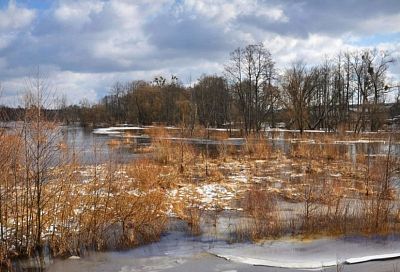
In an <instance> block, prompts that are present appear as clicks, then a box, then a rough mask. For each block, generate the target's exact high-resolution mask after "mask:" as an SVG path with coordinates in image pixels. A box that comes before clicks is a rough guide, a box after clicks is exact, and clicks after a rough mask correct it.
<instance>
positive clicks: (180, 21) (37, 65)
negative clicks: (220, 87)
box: [0, 0, 400, 105]
mask: <svg viewBox="0 0 400 272" xmlns="http://www.w3.org/2000/svg"><path fill="white" fill-rule="evenodd" d="M260 42H262V43H263V44H264V46H265V47H266V48H268V49H269V50H270V51H271V53H272V57H273V59H274V60H275V62H276V63H277V66H278V68H279V69H285V67H288V66H289V65H290V64H291V63H293V62H296V61H299V60H301V61H303V62H305V63H308V64H318V63H320V62H321V61H322V59H323V58H324V57H325V56H334V55H336V54H337V53H338V52H340V51H346V50H356V49H362V48H377V49H378V50H387V51H389V52H391V53H392V56H393V57H394V58H395V59H397V60H398V62H397V63H396V64H395V65H393V66H392V67H391V69H390V74H389V76H390V77H391V78H393V79H394V80H398V79H400V64H399V63H400V0H368V1H367V0H332V1H329V0H326V1H324V0H281V1H278V0H153V1H151V0H79V1H78V0H77V1H75V0H54V1H51V0H11V1H9V0H0V82H1V86H2V91H1V93H0V104H7V105H18V104H19V103H20V101H21V100H20V96H21V94H22V93H23V92H24V90H25V89H26V82H27V79H29V78H30V77H32V76H33V75H34V74H35V71H37V70H38V69H39V70H40V71H41V73H42V74H43V75H45V77H46V80H47V81H48V82H49V85H50V86H52V89H54V92H56V94H57V95H60V96H61V95H65V96H66V98H67V101H68V102H69V103H79V102H80V101H82V100H83V99H87V100H89V101H90V102H95V101H97V100H99V99H101V98H102V97H103V96H104V95H106V94H107V93H109V90H110V88H111V86H112V85H113V84H114V83H115V82H116V81H131V80H139V79H144V80H151V79H153V78H154V77H155V76H157V75H164V76H165V77H169V76H170V75H171V74H174V75H176V76H178V78H179V79H180V80H181V81H182V83H183V84H187V85H188V84H191V83H193V82H195V81H196V79H198V78H199V77H200V76H201V75H202V74H222V72H223V69H224V64H225V63H227V61H228V59H229V53H230V52H231V51H233V50H234V49H235V48H237V47H244V46H246V45H248V44H254V43H260Z"/></svg>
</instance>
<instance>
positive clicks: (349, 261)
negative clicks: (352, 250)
mask: <svg viewBox="0 0 400 272" xmlns="http://www.w3.org/2000/svg"><path fill="white" fill-rule="evenodd" d="M394 258H400V252H398V253H389V254H381V255H370V256H364V257H358V258H349V259H347V260H346V261H345V263H346V264H357V263H365V262H370V261H378V260H388V259H394Z"/></svg>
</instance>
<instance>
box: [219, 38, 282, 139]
mask: <svg viewBox="0 0 400 272" xmlns="http://www.w3.org/2000/svg"><path fill="white" fill-rule="evenodd" d="M225 72H226V76H227V79H228V82H229V84H230V86H231V89H232V91H233V97H234V98H235V100H236V102H237V104H238V108H239V110H240V113H241V116H242V118H243V123H244V130H245V132H246V133H249V132H250V131H259V130H260V129H261V126H262V123H263V122H265V115H266V112H268V110H269V109H270V107H271V103H270V102H268V101H269V100H268V98H269V97H270V96H268V95H267V93H266V92H264V90H265V87H266V86H270V87H271V85H272V83H273V79H274V78H275V76H274V75H275V69H274V62H273V61H272V57H271V53H270V52H269V51H268V50H267V49H266V48H265V47H264V45H263V44H255V45H248V46H246V47H245V48H237V49H236V50H234V51H233V52H232V53H231V58H230V62H229V63H228V64H227V65H226V66H225ZM269 90H271V88H269Z"/></svg>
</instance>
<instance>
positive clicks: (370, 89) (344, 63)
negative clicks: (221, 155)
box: [2, 44, 400, 133]
mask: <svg viewBox="0 0 400 272" xmlns="http://www.w3.org/2000/svg"><path fill="white" fill-rule="evenodd" d="M394 61H395V60H394V58H392V57H391V55H390V54H389V53H387V52H382V51H378V50H370V49H368V50H362V51H352V52H345V53H339V54H337V55H336V56H331V57H326V58H325V59H323V60H321V64H319V65H314V66H310V65H307V64H306V63H302V62H297V63H294V64H292V65H291V66H290V67H288V68H286V69H284V70H283V71H279V70H278V69H277V68H276V65H275V62H274V60H273V56H272V55H271V53H270V52H269V50H268V49H266V48H265V47H264V46H263V45H262V44H255V45H248V46H246V47H244V48H237V49H236V50H234V51H233V52H231V54H230V60H229V62H228V63H226V64H225V69H224V73H223V75H203V76H201V78H199V79H198V81H197V83H196V84H194V86H184V85H183V84H182V83H181V81H180V80H179V79H178V78H177V77H176V76H171V77H170V78H165V77H162V76H158V77H155V78H154V80H152V81H144V80H135V81H130V82H116V83H115V84H114V85H113V86H112V88H111V90H110V92H109V95H107V96H105V97H104V98H102V99H101V101H99V102H98V103H96V104H90V103H89V102H86V101H82V102H81V103H80V104H79V105H72V106H66V105H65V103H64V104H63V103H61V104H60V105H59V106H58V108H57V109H55V110H47V111H45V112H46V115H48V116H49V117H50V118H60V120H61V121H63V122H65V123H67V124H71V123H79V124H81V125H83V126H99V125H107V124H123V123H128V124H135V125H151V124H163V125H177V126H184V127H194V126H195V125H201V126H204V127H226V128H231V127H232V128H233V127H234V128H241V129H242V130H243V131H244V132H245V133H250V132H258V131H261V130H263V129H264V128H265V127H267V126H270V127H277V126H285V127H286V128H290V129H298V130H300V131H303V130H305V129H325V130H334V131H337V130H352V131H355V132H360V131H377V130H379V129H384V128H385V127H386V125H388V124H391V123H393V122H395V121H396V118H395V117H396V116H397V115H399V114H400V106H399V105H400V102H399V98H398V97H397V98H396V99H395V101H390V103H387V102H388V101H387V94H388V93H389V92H391V93H396V92H397V93H398V92H399V89H400V88H399V86H398V83H396V82H390V81H389V78H388V69H389V67H390V65H391V64H392V63H393V62H394ZM23 111H24V109H23V108H17V109H12V108H7V107H3V108H2V113H3V114H2V117H3V119H7V118H8V119H9V120H15V119H18V116H23Z"/></svg>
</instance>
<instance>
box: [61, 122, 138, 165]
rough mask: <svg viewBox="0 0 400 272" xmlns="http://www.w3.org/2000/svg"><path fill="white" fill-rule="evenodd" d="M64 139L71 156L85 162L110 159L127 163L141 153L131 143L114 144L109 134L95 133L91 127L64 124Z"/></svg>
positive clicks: (98, 161) (90, 162)
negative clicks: (137, 152) (136, 152)
mask: <svg viewBox="0 0 400 272" xmlns="http://www.w3.org/2000/svg"><path fill="white" fill-rule="evenodd" d="M61 135H62V140H63V142H65V143H66V144H67V146H68V149H69V150H68V152H69V155H70V157H73V156H76V158H78V160H79V161H80V162H81V163H83V164H95V163H104V162H106V161H109V160H111V159H112V160H114V161H116V162H120V163H125V162H128V161H131V160H132V159H134V158H137V157H139V156H140V155H138V154H135V152H134V148H133V146H132V145H130V144H112V143H110V140H111V137H110V136H108V135H101V134H100V135H99V134H93V133H92V130H91V129H85V128H82V127H73V126H63V127H62V129H61Z"/></svg>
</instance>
